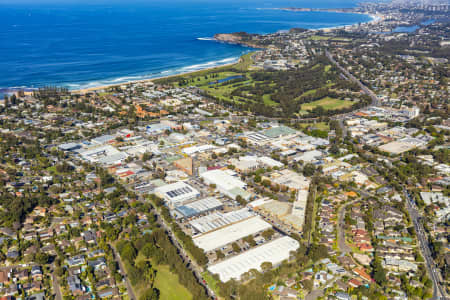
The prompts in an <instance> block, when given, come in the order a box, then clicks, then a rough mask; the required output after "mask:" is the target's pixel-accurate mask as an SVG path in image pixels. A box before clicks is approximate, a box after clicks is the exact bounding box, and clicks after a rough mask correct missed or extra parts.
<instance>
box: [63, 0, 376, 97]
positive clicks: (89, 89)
mask: <svg viewBox="0 0 450 300" xmlns="http://www.w3.org/2000/svg"><path fill="white" fill-rule="evenodd" d="M270 9H274V10H286V11H294V12H295V11H296V10H294V9H295V8H270ZM311 11H316V10H314V9H313V10H311ZM317 11H318V12H320V11H321V10H320V9H319V10H317ZM297 12H301V10H297ZM323 12H327V10H323ZM328 12H334V13H351V14H363V15H367V16H369V17H370V18H371V19H370V20H368V21H367V22H364V23H361V24H370V23H375V22H378V21H380V20H383V19H384V16H382V15H374V14H367V13H364V12H350V11H348V12H347V11H338V10H335V11H328ZM355 25H356V26H357V25H358V23H354V24H347V25H337V26H333V27H323V28H315V29H308V30H309V31H311V32H317V31H321V30H324V31H327V30H333V29H338V28H345V27H347V26H355ZM197 39H198V40H207V41H214V42H220V43H224V42H225V41H221V40H217V39H214V38H197ZM240 46H242V47H247V48H249V46H247V45H243V44H240ZM254 50H255V51H258V49H254ZM250 52H252V51H250ZM247 53H248V52H247ZM243 55H245V53H242V54H241V55H240V57H239V58H236V60H235V61H234V62H231V63H223V64H220V61H213V62H205V63H203V64H208V63H218V64H217V65H214V66H211V67H207V66H205V67H200V68H199V69H196V70H192V71H189V70H186V71H183V69H185V68H189V67H193V66H185V67H181V68H180V71H179V72H177V71H175V72H176V73H174V74H170V75H162V74H155V77H152V75H148V78H143V79H131V80H126V79H125V80H124V81H122V82H111V83H105V84H101V83H99V85H96V86H92V87H82V85H81V87H72V88H71V86H73V85H78V84H77V83H67V84H63V85H62V86H64V87H67V88H68V89H69V91H70V93H72V94H85V93H89V92H94V91H98V90H104V89H107V88H111V87H115V86H120V85H127V84H133V83H147V82H153V81H155V80H159V79H165V78H171V77H175V76H181V75H187V74H192V73H195V72H200V71H206V70H212V69H215V68H220V67H227V66H233V65H235V64H237V63H238V62H239V61H240V60H241V59H242V56H243ZM229 59H233V58H226V59H222V61H226V60H229ZM199 65H202V64H199ZM194 66H195V65H194ZM166 71H170V70H165V71H163V72H166ZM133 76H136V77H137V76H139V75H125V76H124V77H123V78H126V77H133ZM142 77H145V75H142ZM120 78H121V77H119V78H113V79H103V80H104V81H107V80H110V81H114V80H117V81H120ZM98 81H102V79H100V80H98ZM94 82H95V81H94ZM88 85H89V83H87V84H86V86H88Z"/></svg>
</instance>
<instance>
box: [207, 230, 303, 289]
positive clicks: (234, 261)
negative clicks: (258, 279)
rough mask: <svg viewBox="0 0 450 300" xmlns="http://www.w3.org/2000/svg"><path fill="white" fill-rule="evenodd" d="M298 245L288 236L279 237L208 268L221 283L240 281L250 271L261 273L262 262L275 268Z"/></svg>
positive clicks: (287, 257) (298, 245)
mask: <svg viewBox="0 0 450 300" xmlns="http://www.w3.org/2000/svg"><path fill="white" fill-rule="evenodd" d="M299 247H300V244H299V243H298V242H297V241H296V240H294V239H293V238H290V237H288V236H284V237H281V238H279V239H276V240H274V241H271V242H269V243H266V244H264V245H262V246H259V247H257V248H253V249H250V250H248V251H246V252H244V253H242V254H239V255H237V256H234V257H232V258H229V259H227V260H224V261H222V262H220V263H217V264H215V265H212V266H210V267H209V268H208V270H209V271H210V272H211V273H214V274H218V275H219V278H220V280H221V281H223V282H226V281H228V280H230V279H236V280H240V279H241V275H242V274H244V273H245V272H248V271H249V270H250V269H256V270H258V271H261V264H262V263H263V262H270V263H272V265H273V266H274V267H275V266H277V265H279V264H280V263H281V262H282V261H283V260H286V259H289V255H290V252H291V251H296V250H297V249H298V248H299Z"/></svg>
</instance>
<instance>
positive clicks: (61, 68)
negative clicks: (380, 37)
mask: <svg viewBox="0 0 450 300" xmlns="http://www.w3.org/2000/svg"><path fill="white" fill-rule="evenodd" d="M41 1H47V2H41ZM48 1H49V0H33V1H31V0H29V1H26V0H14V1H13V0H0V89H1V88H7V87H40V86H45V85H59V86H66V87H69V88H71V89H79V88H86V87H93V86H101V85H105V84H114V83H122V82H128V81H132V80H139V79H146V78H153V77H160V76H167V75H172V74H177V73H182V72H189V71H195V70H199V69H202V68H207V67H214V66H218V65H223V64H227V63H231V62H235V61H237V60H238V58H239V57H240V56H241V55H242V54H244V53H246V52H248V51H250V50H251V49H249V48H245V47H242V46H239V45H231V44H225V43H219V42H216V41H214V40H213V39H212V37H213V36H214V34H216V33H231V32H238V31H246V32H250V33H271V32H277V31H279V30H288V29H290V28H293V27H301V28H309V29H317V28H328V27H335V26H342V25H349V24H355V23H361V22H368V21H370V17H369V16H368V15H363V14H351V13H334V12H291V11H283V10H276V9H272V8H280V7H314V8H340V7H352V6H355V2H353V1H350V0H345V1H333V0H318V1H314V2H313V3H311V1H304V0H301V1H300V0H292V1H286V0H280V1H267V0H258V1H257V0H243V1H238V0H210V1H206V0H170V1H162V0H154V1H151V0H149V1H143V0H142V1H140V0H122V1H120V0H116V1H104V2H99V0H91V1H87V0H84V1H86V2H82V1H76V0H59V1H56V0H55V1H56V2H54V3H52V2H51V1H50V2H48Z"/></svg>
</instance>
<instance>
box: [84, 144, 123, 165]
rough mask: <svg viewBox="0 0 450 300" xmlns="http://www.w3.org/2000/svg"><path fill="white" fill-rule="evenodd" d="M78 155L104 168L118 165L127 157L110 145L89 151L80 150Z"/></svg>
mask: <svg viewBox="0 0 450 300" xmlns="http://www.w3.org/2000/svg"><path fill="white" fill-rule="evenodd" d="M78 153H79V155H80V156H81V157H82V158H83V159H85V160H87V161H89V162H91V163H99V164H102V165H105V166H112V165H116V164H120V163H121V162H122V161H124V160H125V159H126V158H127V157H128V155H127V154H126V153H124V152H121V151H119V150H117V149H116V148H114V147H113V146H111V145H103V146H96V147H92V148H89V149H86V150H84V149H80V150H79V151H78Z"/></svg>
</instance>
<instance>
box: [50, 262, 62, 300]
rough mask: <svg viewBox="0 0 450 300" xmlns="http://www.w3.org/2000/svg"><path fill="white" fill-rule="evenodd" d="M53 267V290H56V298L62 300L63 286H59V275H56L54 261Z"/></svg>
mask: <svg viewBox="0 0 450 300" xmlns="http://www.w3.org/2000/svg"><path fill="white" fill-rule="evenodd" d="M51 268H52V286H53V291H54V292H55V299H56V300H62V294H61V287H60V286H59V282H58V276H56V274H55V264H54V263H53V264H52V266H51Z"/></svg>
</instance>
